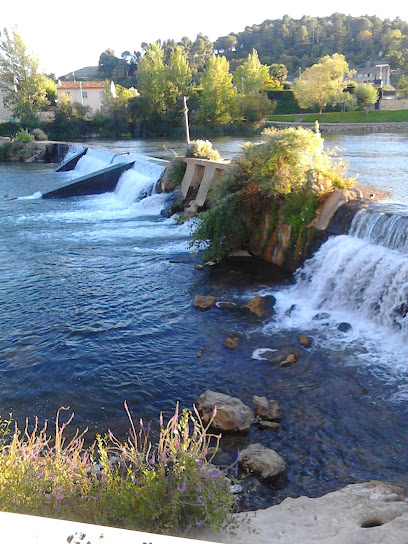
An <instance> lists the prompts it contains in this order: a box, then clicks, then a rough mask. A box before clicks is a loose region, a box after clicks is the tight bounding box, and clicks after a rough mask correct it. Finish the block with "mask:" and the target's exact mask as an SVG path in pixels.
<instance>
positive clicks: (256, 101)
mask: <svg viewBox="0 0 408 544" xmlns="http://www.w3.org/2000/svg"><path fill="white" fill-rule="evenodd" d="M236 100H237V110H238V113H239V115H240V116H241V118H242V119H243V120H244V121H245V122H246V123H248V124H254V123H259V121H261V120H262V119H265V118H266V117H267V116H268V115H270V114H271V113H272V112H273V111H274V109H275V108H276V101H275V102H272V101H271V100H269V98H268V97H267V96H266V94H265V93H257V94H250V95H242V94H238V95H237V97H236Z"/></svg>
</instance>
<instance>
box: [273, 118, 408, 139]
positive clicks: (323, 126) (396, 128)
mask: <svg viewBox="0 0 408 544" xmlns="http://www.w3.org/2000/svg"><path fill="white" fill-rule="evenodd" d="M299 117H301V116H299ZM317 119H318V115H317V114H316V120H317ZM265 126H266V127H267V126H273V127H275V128H289V127H303V128H309V129H310V130H314V128H315V123H314V122H304V121H302V120H301V119H300V120H299V121H273V120H271V121H265ZM319 130H320V132H321V133H322V134H323V135H324V134H326V133H327V134H342V133H344V134H347V133H353V134H356V133H370V132H407V131H408V122H401V123H396V122H382V123H326V122H320V123H319Z"/></svg>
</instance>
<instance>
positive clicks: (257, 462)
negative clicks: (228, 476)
mask: <svg viewBox="0 0 408 544" xmlns="http://www.w3.org/2000/svg"><path fill="white" fill-rule="evenodd" d="M239 463H240V465H241V466H242V468H243V469H245V470H249V471H251V472H253V473H254V474H255V475H257V476H258V477H259V478H261V479H262V480H269V479H271V478H276V476H279V475H280V474H282V473H283V472H284V471H285V470H286V463H285V461H284V459H283V458H282V457H281V456H280V455H279V454H278V453H277V452H276V451H275V450H271V449H269V448H265V447H264V446H262V444H251V445H250V446H248V447H247V448H245V449H244V450H242V451H241V458H240V461H239Z"/></svg>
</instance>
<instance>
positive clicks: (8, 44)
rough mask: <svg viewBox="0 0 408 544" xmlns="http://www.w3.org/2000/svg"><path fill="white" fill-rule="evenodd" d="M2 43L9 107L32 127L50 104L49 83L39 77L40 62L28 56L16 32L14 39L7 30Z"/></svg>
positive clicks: (0, 63)
mask: <svg viewBox="0 0 408 544" xmlns="http://www.w3.org/2000/svg"><path fill="white" fill-rule="evenodd" d="M3 34H4V39H3V40H2V41H0V76H1V78H0V86H1V87H2V88H3V90H4V91H5V98H4V101H5V103H6V104H7V105H8V106H9V107H11V109H12V110H13V112H14V115H16V116H17V117H20V119H21V121H22V122H23V123H26V124H30V123H32V122H34V121H35V117H36V114H37V113H38V112H39V111H40V110H42V109H44V108H45V107H46V106H47V105H48V104H49V100H48V98H47V91H46V89H47V87H49V79H48V78H46V77H45V76H44V75H42V74H39V73H38V60H37V59H36V58H34V57H31V56H30V55H29V54H28V53H27V49H26V46H25V44H24V43H23V40H22V39H21V36H20V34H19V32H18V30H17V29H16V28H14V29H13V32H12V35H11V36H10V34H9V32H8V30H7V29H6V28H5V29H4V30H3Z"/></svg>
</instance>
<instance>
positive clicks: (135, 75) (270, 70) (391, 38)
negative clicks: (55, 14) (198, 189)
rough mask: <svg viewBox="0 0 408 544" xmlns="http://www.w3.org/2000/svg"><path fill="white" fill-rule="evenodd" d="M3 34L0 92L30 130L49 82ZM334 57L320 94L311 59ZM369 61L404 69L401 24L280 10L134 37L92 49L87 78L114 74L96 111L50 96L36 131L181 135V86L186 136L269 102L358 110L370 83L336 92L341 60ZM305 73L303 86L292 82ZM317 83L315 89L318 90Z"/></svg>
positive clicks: (407, 38) (246, 121) (250, 124)
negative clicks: (135, 45)
mask: <svg viewBox="0 0 408 544" xmlns="http://www.w3.org/2000/svg"><path fill="white" fill-rule="evenodd" d="M3 35H4V36H5V38H4V39H3V40H2V41H1V42H0V74H1V75H2V77H1V79H0V86H3V88H5V89H7V96H6V101H7V102H8V104H9V105H10V106H11V107H12V108H13V110H14V111H15V114H16V116H18V117H20V119H21V120H22V122H23V126H24V128H29V129H31V128H34V127H36V126H39V122H38V117H37V115H38V113H39V112H41V111H42V110H43V109H45V108H47V107H48V106H49V105H50V104H53V103H54V102H53V101H54V99H55V82H52V80H51V79H50V78H47V77H45V76H44V75H42V74H38V72H37V67H38V62H37V61H36V59H33V58H31V57H30V56H29V55H28V54H27V52H26V50H25V46H24V44H23V42H22V40H21V37H20V36H19V34H18V32H17V30H16V29H14V31H13V34H12V35H9V34H8V33H7V31H6V30H5V31H4V33H3ZM335 57H336V58H337V59H340V58H342V59H343V64H344V66H345V69H344V70H343V76H342V77H341V81H340V82H339V83H340V84H339V85H337V89H336V90H335V91H336V92H334V89H331V90H330V89H329V90H330V93H329V94H328V93H327V92H326V91H327V89H326V87H327V86H328V83H327V82H329V83H330V80H331V76H330V74H329V76H328V77H326V78H324V77H323V78H322V77H321V76H322V70H320V71H319V69H320V68H319V67H323V68H324V59H329V60H330V62H331V63H332V64H334V62H332V61H333V59H334V58H335ZM378 60H383V61H385V62H389V63H390V64H391V67H392V68H393V69H394V70H395V69H399V70H400V72H399V74H400V76H401V74H404V73H407V72H408V23H405V22H404V21H402V20H401V19H399V18H396V19H395V20H393V21H390V20H388V19H386V20H381V19H380V18H378V17H376V16H363V17H351V16H347V15H342V14H340V13H334V14H333V15H331V16H330V17H321V18H318V17H317V18H316V17H308V16H304V17H302V18H301V19H292V18H291V17H289V16H284V17H283V18H282V19H279V20H267V21H264V22H263V23H261V24H259V25H253V26H251V27H246V28H245V30H244V31H242V32H239V33H236V34H233V33H231V34H229V35H228V36H224V37H220V38H218V39H217V40H216V41H215V42H214V43H212V42H211V41H210V40H209V39H208V38H207V37H206V36H204V35H203V34H199V35H198V36H197V37H196V39H195V40H194V41H192V40H190V39H189V38H188V37H183V38H182V39H181V40H180V41H179V42H176V41H174V40H165V41H160V40H159V41H157V42H155V43H150V44H147V43H143V44H141V50H140V51H136V50H135V51H134V52H133V53H131V52H130V51H124V52H123V53H122V54H121V56H120V57H117V56H116V55H115V53H114V51H113V50H111V49H107V50H106V51H104V52H103V53H102V54H101V55H100V58H99V64H98V68H97V71H96V78H97V79H98V78H99V79H101V80H105V81H107V82H109V81H110V80H113V81H115V83H116V95H117V98H116V99H115V100H112V97H111V95H110V93H109V89H108V88H107V92H106V93H105V100H104V104H103V107H102V109H101V111H100V112H99V113H98V114H97V115H91V114H90V112H89V111H85V110H84V109H83V107H82V108H81V105H78V104H72V105H71V107H68V106H67V105H66V104H63V103H61V104H60V103H58V106H57V114H56V120H55V122H54V123H53V124H51V125H49V126H47V127H45V131H46V132H47V133H48V134H49V135H50V137H51V138H63V139H77V138H80V137H89V136H91V135H95V134H98V135H101V136H104V137H146V136H169V135H170V136H182V135H183V116H182V110H183V107H184V106H183V95H185V96H188V97H189V100H188V108H189V111H190V113H189V115H190V120H191V126H192V127H193V130H194V131H195V133H194V134H193V137H194V138H199V137H208V136H210V135H215V134H216V132H217V131H219V133H220V134H234V133H236V131H237V130H239V129H241V127H244V130H246V131H253V130H256V127H257V126H258V123H259V122H260V121H261V120H262V119H264V118H266V117H267V116H268V115H271V114H272V112H273V111H275V110H276V112H277V113H298V112H300V111H301V109H302V108H303V109H304V110H305V111H309V112H311V111H320V112H321V110H322V109H323V108H324V109H325V110H326V111H340V110H348V109H355V108H356V107H360V108H366V109H367V111H368V107H369V106H370V104H372V103H373V101H375V98H376V96H375V95H374V93H371V95H370V94H369V91H370V90H371V89H363V88H361V89H359V92H356V95H355V96H353V93H352V90H351V91H350V90H348V91H347V93H346V92H343V91H345V81H346V80H347V77H348V76H349V75H350V69H353V68H355V67H356V66H364V65H366V64H372V63H374V62H377V61H378ZM326 64H327V63H326ZM337 65H339V63H338V62H337ZM288 74H289V75H291V76H292V77H293V76H295V77H296V78H297V80H296V79H295V86H294V91H295V92H293V88H291V87H290V86H289V85H288V84H287V82H286V78H287V75H288ZM316 74H318V77H315V76H316ZM299 76H301V78H300V77H299ZM308 79H309V83H308V85H303V86H302V85H301V84H300V82H301V81H302V82H306V81H307V80H308ZM312 80H314V83H315V88H314V89H312V87H311V82H312ZM407 81H408V76H407V74H405V75H402V77H401V80H400V85H399V94H400V96H401V97H405V96H408V83H407ZM296 83H297V85H296ZM321 91H324V93H325V94H326V97H325V98H321V97H320V96H318V95H319V94H321ZM332 91H333V92H332ZM356 98H358V100H356ZM54 105H55V103H54ZM200 127H201V128H200ZM206 127H207V128H206ZM200 130H207V132H200ZM208 131H209V132H208Z"/></svg>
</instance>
